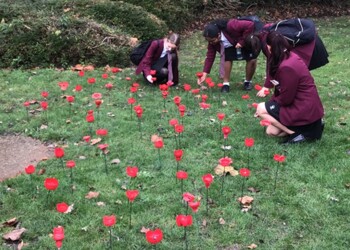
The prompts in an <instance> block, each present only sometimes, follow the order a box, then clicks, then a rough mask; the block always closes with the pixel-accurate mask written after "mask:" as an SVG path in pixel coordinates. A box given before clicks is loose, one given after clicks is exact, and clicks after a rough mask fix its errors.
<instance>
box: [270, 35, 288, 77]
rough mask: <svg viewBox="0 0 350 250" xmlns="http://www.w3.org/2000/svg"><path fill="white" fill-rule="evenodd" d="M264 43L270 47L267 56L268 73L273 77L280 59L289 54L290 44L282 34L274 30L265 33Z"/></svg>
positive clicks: (280, 61)
mask: <svg viewBox="0 0 350 250" xmlns="http://www.w3.org/2000/svg"><path fill="white" fill-rule="evenodd" d="M266 43H267V45H269V46H270V47H271V55H270V56H269V59H268V62H269V74H270V76H272V77H274V76H275V75H276V72H277V70H278V67H279V66H280V64H281V63H282V61H283V60H284V59H286V58H288V57H289V55H290V45H289V43H288V41H287V39H285V38H284V36H283V35H281V34H280V33H278V32H276V31H271V32H269V34H268V35H267V38H266Z"/></svg>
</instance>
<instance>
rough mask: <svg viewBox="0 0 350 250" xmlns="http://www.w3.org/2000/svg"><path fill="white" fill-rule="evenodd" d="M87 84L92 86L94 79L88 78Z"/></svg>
mask: <svg viewBox="0 0 350 250" xmlns="http://www.w3.org/2000/svg"><path fill="white" fill-rule="evenodd" d="M87 82H88V84H94V83H95V82H96V79H95V78H93V77H92V78H88V79H87Z"/></svg>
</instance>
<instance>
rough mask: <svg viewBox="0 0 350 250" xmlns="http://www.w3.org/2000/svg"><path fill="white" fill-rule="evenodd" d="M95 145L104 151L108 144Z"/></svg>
mask: <svg viewBox="0 0 350 250" xmlns="http://www.w3.org/2000/svg"><path fill="white" fill-rule="evenodd" d="M97 147H98V148H99V149H101V150H102V151H104V150H106V149H107V148H108V144H99V145H97Z"/></svg>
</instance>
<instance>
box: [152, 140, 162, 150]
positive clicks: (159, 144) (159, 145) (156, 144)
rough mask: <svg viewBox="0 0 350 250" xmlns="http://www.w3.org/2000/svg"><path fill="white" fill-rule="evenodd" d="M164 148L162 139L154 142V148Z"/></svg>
mask: <svg viewBox="0 0 350 250" xmlns="http://www.w3.org/2000/svg"><path fill="white" fill-rule="evenodd" d="M163 146H164V143H163V140H162V139H158V140H156V141H155V142H154V147H155V148H163Z"/></svg>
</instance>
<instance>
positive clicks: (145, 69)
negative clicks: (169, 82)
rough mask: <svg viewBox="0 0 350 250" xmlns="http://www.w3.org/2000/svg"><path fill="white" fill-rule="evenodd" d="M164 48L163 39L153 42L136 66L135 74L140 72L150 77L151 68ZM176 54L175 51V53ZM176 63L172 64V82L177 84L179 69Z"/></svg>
mask: <svg viewBox="0 0 350 250" xmlns="http://www.w3.org/2000/svg"><path fill="white" fill-rule="evenodd" d="M163 48H164V39H159V40H154V41H153V42H152V43H151V45H150V47H149V48H148V50H147V52H146V54H145V56H144V57H143V58H142V60H141V62H140V64H139V65H138V66H137V68H136V71H135V74H136V75H139V74H140V73H141V72H142V73H143V74H144V75H145V76H148V75H150V70H151V66H152V65H153V64H154V63H155V62H156V61H157V60H158V59H159V57H160V56H161V54H162V52H163ZM176 54H177V51H176ZM176 61H177V63H176V65H174V64H175V63H174V62H173V65H172V67H173V82H174V83H178V82H179V68H178V61H179V60H176Z"/></svg>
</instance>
